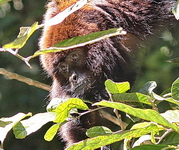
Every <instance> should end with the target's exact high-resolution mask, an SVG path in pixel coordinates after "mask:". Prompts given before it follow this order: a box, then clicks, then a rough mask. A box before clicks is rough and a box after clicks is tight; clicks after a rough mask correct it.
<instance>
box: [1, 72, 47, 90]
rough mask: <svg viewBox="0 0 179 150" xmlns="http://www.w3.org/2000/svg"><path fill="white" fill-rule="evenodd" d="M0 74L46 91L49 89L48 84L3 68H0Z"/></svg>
mask: <svg viewBox="0 0 179 150" xmlns="http://www.w3.org/2000/svg"><path fill="white" fill-rule="evenodd" d="M0 74H2V75H5V76H7V77H8V78H9V79H15V80H18V81H21V82H24V83H26V84H28V85H32V86H35V87H38V88H40V89H44V90H46V91H49V90H50V86H49V85H46V84H44V83H41V82H38V81H35V80H32V79H30V78H27V77H24V76H21V75H19V74H16V73H12V72H9V71H7V70H6V69H4V68H0Z"/></svg>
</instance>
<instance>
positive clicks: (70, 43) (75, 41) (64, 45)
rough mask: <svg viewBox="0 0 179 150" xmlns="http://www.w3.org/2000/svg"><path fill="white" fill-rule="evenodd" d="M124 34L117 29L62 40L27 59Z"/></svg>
mask: <svg viewBox="0 0 179 150" xmlns="http://www.w3.org/2000/svg"><path fill="white" fill-rule="evenodd" d="M124 34H126V32H125V31H123V30H122V29H121V28H119V29H109V30H106V31H99V32H95V33H91V34H88V35H85V36H80V37H74V38H71V39H68V40H64V41H62V42H60V43H58V44H56V45H55V46H54V47H51V48H48V49H43V50H38V51H36V52H35V54H34V55H33V56H30V57H29V58H33V57H37V56H39V55H41V54H46V53H53V52H60V51H64V50H68V49H72V48H77V47H81V46H85V45H87V44H93V43H95V42H98V41H100V40H103V39H106V38H109V37H112V36H116V35H124Z"/></svg>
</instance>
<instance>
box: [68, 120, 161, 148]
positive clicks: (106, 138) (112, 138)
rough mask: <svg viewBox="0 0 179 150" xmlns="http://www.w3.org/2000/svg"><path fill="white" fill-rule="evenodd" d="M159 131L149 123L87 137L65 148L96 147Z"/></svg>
mask: <svg viewBox="0 0 179 150" xmlns="http://www.w3.org/2000/svg"><path fill="white" fill-rule="evenodd" d="M154 131H156V132H157V131H159V129H158V127H157V126H156V125H155V124H151V125H150V126H148V127H146V128H141V129H134V130H130V131H128V130H126V131H122V132H118V133H113V134H109V135H102V136H97V137H94V138H89V139H86V140H84V141H81V142H78V143H75V144H73V145H72V146H70V147H68V148H67V149H66V150H91V149H97V148H99V147H101V146H104V145H109V144H111V143H114V142H117V141H121V140H123V139H125V138H132V137H134V138H137V137H140V136H142V135H145V134H148V133H150V132H154Z"/></svg>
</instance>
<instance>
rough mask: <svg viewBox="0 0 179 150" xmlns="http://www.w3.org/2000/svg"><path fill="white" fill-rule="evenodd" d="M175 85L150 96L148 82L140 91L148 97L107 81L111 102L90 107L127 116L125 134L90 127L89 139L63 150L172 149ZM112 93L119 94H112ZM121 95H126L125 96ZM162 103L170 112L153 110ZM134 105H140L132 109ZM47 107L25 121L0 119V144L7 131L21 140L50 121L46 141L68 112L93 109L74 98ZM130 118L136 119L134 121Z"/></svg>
mask: <svg viewBox="0 0 179 150" xmlns="http://www.w3.org/2000/svg"><path fill="white" fill-rule="evenodd" d="M178 83H179V78H178V79H177V80H176V81H175V82H174V83H173V84H172V86H171V89H170V92H169V93H165V94H162V95H157V94H156V93H154V92H153V89H154V88H153V86H152V85H154V84H155V85H156V83H155V82H148V83H146V84H145V85H144V86H143V87H142V89H141V91H145V93H148V94H144V93H123V92H125V91H126V90H125V89H128V83H127V82H124V83H114V82H112V81H110V80H107V81H106V84H105V85H106V89H107V90H108V92H109V94H110V95H111V96H110V97H111V100H109V101H106V100H103V101H101V102H97V103H94V104H93V105H94V106H95V105H97V106H99V108H98V109H100V108H101V109H102V108H104V107H110V108H113V109H117V110H119V111H122V112H125V113H126V114H128V118H130V122H128V123H127V126H126V128H125V130H123V131H122V130H119V131H116V132H112V131H111V130H110V129H108V128H106V127H99V126H97V127H93V128H91V129H89V130H88V131H87V135H88V136H89V137H90V138H88V139H86V140H84V141H81V142H79V143H76V144H73V145H72V146H70V147H68V148H67V149H69V150H70V149H75V150H78V149H79V150H81V149H96V148H99V147H101V146H104V145H108V144H112V143H115V142H118V141H122V140H123V141H124V149H135V150H138V149H139V150H140V149H142V148H143V147H144V146H145V148H146V149H150V148H151V147H152V148H153V149H160V148H161V147H164V148H171V149H172V148H173V149H176V148H177V145H178V144H179V140H178V139H179V127H178V120H179V109H178V106H179V98H178V92H176V91H178ZM115 89H118V91H123V92H113V91H115ZM110 91H112V92H110ZM123 94H127V96H124V95H123ZM120 95H121V96H120ZM126 99H127V101H126ZM146 101H148V102H146ZM163 101H167V102H169V105H170V106H171V110H167V111H166V112H165V113H160V112H159V111H158V110H157V106H158V105H159V104H160V103H162V102H163ZM136 103H139V104H140V105H138V104H137V105H136ZM132 105H135V107H134V106H133V107H132ZM47 107H48V109H47V112H45V113H39V114H36V115H34V116H32V117H30V118H28V119H24V118H25V117H27V116H29V115H30V116H31V114H17V115H15V117H10V118H2V119H0V129H1V131H3V132H1V139H0V140H1V142H2V143H3V141H4V139H5V137H6V135H7V133H8V132H9V130H10V129H13V132H14V134H15V136H16V138H18V139H23V138H25V137H26V136H28V135H29V134H31V133H33V132H36V131H37V130H38V129H40V128H41V126H43V125H44V124H46V123H47V122H50V121H53V122H54V125H53V126H52V127H51V128H50V129H49V130H48V131H47V133H46V134H45V136H44V138H45V140H47V141H50V140H52V139H53V137H54V135H55V134H56V133H57V131H58V128H59V127H60V126H61V125H62V124H63V123H65V122H66V119H67V118H71V117H72V116H70V112H71V111H73V112H74V111H75V112H77V110H76V109H81V110H87V112H85V114H86V113H90V112H91V111H95V109H94V110H90V109H89V108H88V106H87V105H86V104H85V103H84V102H83V100H81V99H77V98H71V99H69V100H66V101H65V102H63V101H61V100H59V99H53V100H52V101H51V103H50V104H49V106H47ZM81 115H84V114H83V113H81V114H80V113H79V116H81ZM16 116H17V117H16ZM18 116H19V117H18ZM116 117H118V116H116ZM131 118H138V119H135V120H136V121H134V119H131ZM131 124H132V127H131ZM173 137H175V138H173ZM149 141H150V144H148V145H145V144H144V143H145V142H148V143H149Z"/></svg>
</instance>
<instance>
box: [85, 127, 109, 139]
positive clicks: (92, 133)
mask: <svg viewBox="0 0 179 150" xmlns="http://www.w3.org/2000/svg"><path fill="white" fill-rule="evenodd" d="M109 133H112V131H111V130H110V129H109V128H107V127H103V126H95V127H92V128H90V129H88V130H87V132H86V135H87V136H88V137H96V136H99V135H106V134H109Z"/></svg>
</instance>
